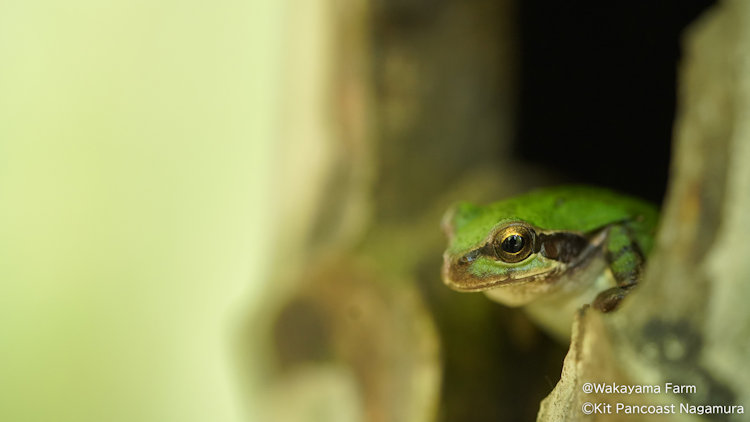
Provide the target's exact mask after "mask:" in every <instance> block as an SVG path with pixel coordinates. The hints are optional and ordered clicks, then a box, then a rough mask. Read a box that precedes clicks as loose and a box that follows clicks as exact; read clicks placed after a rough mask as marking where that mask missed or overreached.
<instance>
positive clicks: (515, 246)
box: [502, 234, 523, 253]
mask: <svg viewBox="0 0 750 422" xmlns="http://www.w3.org/2000/svg"><path fill="white" fill-rule="evenodd" d="M502 248H503V250H504V251H505V252H508V253H517V252H518V251H520V250H521V249H523V237H522V236H520V235H517V234H512V235H510V236H508V237H506V238H505V239H504V240H503V244H502Z"/></svg>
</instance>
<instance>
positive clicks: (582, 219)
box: [442, 186, 658, 339]
mask: <svg viewBox="0 0 750 422" xmlns="http://www.w3.org/2000/svg"><path fill="white" fill-rule="evenodd" d="M657 220H658V210H657V208H656V207H655V206H654V205H652V204H650V203H648V202H645V201H642V200H640V199H636V198H633V197H629V196H625V195H621V194H617V193H614V192H612V191H609V190H606V189H600V188H593V187H585V186H562V187H556V188H547V189H541V190H537V191H533V192H530V193H527V194H525V195H521V196H518V197H514V198H511V199H507V200H504V201H500V202H496V203H493V204H490V205H487V206H477V205H473V204H469V203H461V204H458V205H456V206H455V207H453V208H452V209H451V210H449V211H448V213H446V215H445V217H444V219H443V230H444V231H445V233H446V234H447V236H448V241H449V245H448V248H447V249H446V251H445V253H444V254H443V269H442V275H443V281H444V282H445V284H446V285H448V286H449V287H451V288H453V289H455V290H458V291H462V292H479V291H481V292H484V293H485V294H486V295H487V296H489V297H490V298H491V299H493V300H495V301H497V302H500V303H503V304H505V305H508V306H514V307H515V306H523V307H525V309H526V310H527V312H528V313H529V315H530V316H531V317H532V319H534V320H536V321H537V322H538V323H539V324H540V325H542V327H543V328H546V329H547V331H549V332H550V333H551V334H553V335H555V336H556V337H558V338H564V339H568V338H569V336H570V330H571V327H572V322H573V318H574V315H575V312H576V311H577V310H578V309H580V308H581V307H582V306H584V305H587V304H590V305H591V306H592V307H593V308H595V309H598V310H599V311H601V312H611V311H613V310H614V309H616V308H617V307H618V305H619V304H620V303H621V302H622V300H623V299H624V298H625V296H626V295H627V293H628V292H629V291H631V290H632V288H633V287H634V286H635V285H636V284H637V283H638V281H639V280H640V278H641V275H642V273H643V268H644V264H645V258H646V256H648V254H649V252H650V251H651V248H652V246H653V243H654V234H655V230H656V225H657Z"/></svg>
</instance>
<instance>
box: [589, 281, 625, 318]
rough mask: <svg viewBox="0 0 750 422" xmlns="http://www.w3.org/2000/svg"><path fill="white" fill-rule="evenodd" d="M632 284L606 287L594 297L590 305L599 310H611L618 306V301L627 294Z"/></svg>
mask: <svg viewBox="0 0 750 422" xmlns="http://www.w3.org/2000/svg"><path fill="white" fill-rule="evenodd" d="M632 287H633V286H625V287H613V288H611V289H607V290H605V291H603V292H601V293H599V295H598V296H596V299H594V302H592V303H591V306H592V307H593V308H594V309H597V310H599V311H601V312H605V313H606V312H612V311H614V310H615V309H617V307H618V306H620V302H622V300H623V299H624V298H625V296H627V295H628V293H629V292H630V289H631V288H632Z"/></svg>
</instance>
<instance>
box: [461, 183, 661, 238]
mask: <svg viewBox="0 0 750 422" xmlns="http://www.w3.org/2000/svg"><path fill="white" fill-rule="evenodd" d="M464 205H465V206H464V208H462V209H461V211H460V213H459V214H460V216H459V219H458V224H459V225H460V226H464V230H462V232H463V233H465V235H466V237H467V239H465V240H464V239H461V237H463V236H459V239H457V240H458V241H457V242H456V244H458V245H461V244H464V243H469V242H468V241H469V240H470V239H473V240H477V239H478V238H479V234H481V233H483V234H484V235H486V234H487V233H489V232H490V230H491V229H492V227H494V226H496V225H497V224H498V223H500V222H502V221H510V220H523V221H526V222H527V223H529V224H531V225H533V226H535V227H537V228H540V229H543V230H556V231H557V230H559V231H576V232H581V233H588V232H591V231H594V230H596V229H599V228H602V227H605V226H607V225H610V224H613V223H618V222H625V221H628V222H630V224H631V227H632V228H633V230H635V231H636V233H635V234H636V236H637V237H638V243H639V244H640V246H641V247H642V248H643V249H644V252H647V251H648V250H650V249H651V243H652V237H653V234H654V231H655V228H656V224H657V221H658V210H657V208H656V207H655V206H654V205H653V204H651V203H649V202H646V201H643V200H641V199H637V198H633V197H630V196H626V195H622V194H619V193H615V192H613V191H610V190H607V189H602V188H595V187H589V186H558V187H553V188H544V189H538V190H534V191H531V192H529V193H526V194H524V195H520V196H516V197H513V198H510V199H506V200H503V201H499V202H495V203H493V204H490V205H488V206H486V207H476V206H471V205H470V204H464ZM482 236H483V235H482Z"/></svg>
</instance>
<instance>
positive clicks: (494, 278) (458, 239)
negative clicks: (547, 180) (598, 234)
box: [442, 203, 589, 306]
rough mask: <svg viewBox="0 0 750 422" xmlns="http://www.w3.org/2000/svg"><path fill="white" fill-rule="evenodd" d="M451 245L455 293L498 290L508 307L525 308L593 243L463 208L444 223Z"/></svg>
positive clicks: (449, 272) (448, 277)
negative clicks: (525, 305) (456, 291)
mask: <svg viewBox="0 0 750 422" xmlns="http://www.w3.org/2000/svg"><path fill="white" fill-rule="evenodd" d="M443 230H444V231H445V233H446V235H447V236H448V241H449V245H448V248H447V249H446V251H445V253H444V254H443V271H442V273H443V281H444V282H445V284H446V285H448V286H449V287H451V288H452V289H454V290H458V291H464V292H472V291H485V290H490V289H497V290H493V296H498V294H499V296H503V298H502V299H501V301H502V302H504V303H506V304H508V305H511V306H520V305H523V304H526V303H528V302H529V301H531V300H533V299H534V298H536V297H537V296H539V295H540V294H543V293H545V292H547V291H549V290H551V289H552V288H554V285H555V281H557V280H558V279H559V275H560V274H562V273H563V272H564V271H565V270H566V269H567V268H568V267H570V266H571V265H572V264H575V262H576V261H577V260H579V258H580V257H581V256H583V255H584V254H583V251H584V250H585V249H586V246H587V245H589V241H588V240H587V239H586V238H585V237H584V236H582V235H579V234H575V233H570V232H550V231H544V230H542V229H540V228H539V227H535V226H534V225H533V224H532V223H531V222H529V221H527V220H524V219H522V218H520V217H517V216H510V217H508V216H506V215H502V216H501V215H498V214H497V213H496V212H493V210H492V209H488V208H484V207H478V206H475V205H472V204H468V203H462V204H459V205H457V206H455V207H453V208H452V209H451V210H449V211H448V213H447V214H446V215H445V217H444V218H443Z"/></svg>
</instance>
